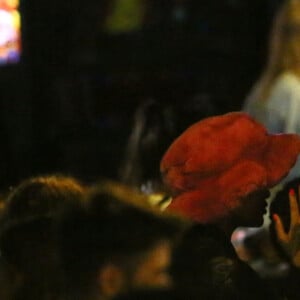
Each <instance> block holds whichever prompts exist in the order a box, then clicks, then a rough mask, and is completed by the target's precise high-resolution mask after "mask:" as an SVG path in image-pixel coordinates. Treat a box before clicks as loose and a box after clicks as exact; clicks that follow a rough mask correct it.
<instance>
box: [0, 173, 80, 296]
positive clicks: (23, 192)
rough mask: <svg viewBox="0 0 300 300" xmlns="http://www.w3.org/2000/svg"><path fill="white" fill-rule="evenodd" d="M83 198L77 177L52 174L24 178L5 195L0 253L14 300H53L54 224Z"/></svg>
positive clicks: (57, 278) (55, 275)
mask: <svg viewBox="0 0 300 300" xmlns="http://www.w3.org/2000/svg"><path fill="white" fill-rule="evenodd" d="M83 196H84V188H83V186H82V185H81V184H80V183H78V182H77V181H76V180H75V179H73V178H70V177H64V176H54V175H53V176H41V177H34V178H31V179H27V180H25V181H23V182H21V184H20V185H19V186H17V187H16V188H15V189H13V190H12V192H11V193H10V194H9V196H8V199H7V203H6V206H5V208H4V215H3V218H2V220H1V221H2V223H1V230H0V252H1V259H2V261H3V262H5V264H4V267H3V268H2V273H3V274H4V273H7V272H9V273H10V274H11V278H12V279H11V282H12V283H16V284H12V286H13V288H10V289H9V290H10V292H11V293H13V294H14V298H12V299H19V298H22V299H37V298H38V299H43V298H44V299H46V298H47V299H51V297H50V294H51V295H53V297H54V298H55V296H54V295H57V293H58V291H59V289H60V283H61V282H60V279H61V276H60V269H59V262H58V255H57V248H56V246H57V244H56V230H55V227H56V221H57V218H58V216H59V215H60V214H61V213H62V212H63V211H64V210H65V209H71V208H73V207H77V205H80V203H81V201H82V199H83ZM11 270H12V271H11ZM54 287H55V288H54ZM1 288H2V286H1V287H0V289H1Z"/></svg>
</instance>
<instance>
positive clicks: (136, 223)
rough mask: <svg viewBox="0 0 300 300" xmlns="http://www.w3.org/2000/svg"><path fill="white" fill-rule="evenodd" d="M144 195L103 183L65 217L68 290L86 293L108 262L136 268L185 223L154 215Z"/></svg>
mask: <svg viewBox="0 0 300 300" xmlns="http://www.w3.org/2000/svg"><path fill="white" fill-rule="evenodd" d="M135 197H136V198H135ZM143 199H144V198H143V197H141V198H140V197H139V195H136V193H135V192H133V191H132V190H130V189H127V188H124V186H122V185H119V184H115V185H114V184H113V185H111V184H108V185H106V183H103V184H102V185H100V186H98V187H97V188H95V189H93V190H92V191H91V192H90V193H89V195H88V197H87V201H86V205H85V207H82V208H81V209H78V210H77V211H73V212H69V213H68V214H66V215H65V216H64V218H63V219H62V222H61V232H60V236H61V238H60V246H61V254H62V263H63V266H64V270H65V278H66V281H67V288H70V289H71V290H72V291H73V292H74V291H75V292H76V293H79V294H80V293H88V290H89V289H91V288H92V286H93V285H94V284H95V282H94V280H95V279H96V274H97V272H98V271H99V269H100V268H101V266H102V265H104V264H105V263H108V262H112V263H116V264H118V265H119V266H121V267H122V266H123V267H125V268H126V267H127V268H128V267H129V268H130V265H131V264H132V263H133V267H134V264H135V262H136V258H137V257H139V256H140V255H143V254H144V253H145V252H146V251H148V250H150V249H151V248H152V247H154V246H155V245H156V244H157V243H158V242H159V241H161V240H164V239H168V240H171V239H173V238H174V237H175V236H176V233H178V231H179V229H180V228H181V223H177V222H178V221H177V219H176V218H175V217H174V218H171V217H170V218H167V217H164V216H163V215H161V214H159V213H155V212H154V211H152V210H151V209H150V208H148V207H147V205H145V203H143ZM138 200H141V203H138ZM83 289H85V290H83ZM87 289H88V290H87Z"/></svg>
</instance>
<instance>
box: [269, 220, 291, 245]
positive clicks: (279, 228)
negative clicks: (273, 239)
mask: <svg viewBox="0 0 300 300" xmlns="http://www.w3.org/2000/svg"><path fill="white" fill-rule="evenodd" d="M272 217H273V220H274V224H275V231H276V235H277V238H278V240H279V241H281V242H287V241H288V235H287V234H286V233H285V231H284V227H283V224H282V221H281V219H280V217H279V216H278V215H277V214H273V216H272Z"/></svg>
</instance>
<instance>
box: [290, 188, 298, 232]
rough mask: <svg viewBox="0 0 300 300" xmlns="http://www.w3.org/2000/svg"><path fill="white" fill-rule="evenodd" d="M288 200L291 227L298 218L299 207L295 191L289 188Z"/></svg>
mask: <svg viewBox="0 0 300 300" xmlns="http://www.w3.org/2000/svg"><path fill="white" fill-rule="evenodd" d="M289 201H290V217H291V227H292V226H294V225H296V224H297V223H298V219H299V207H298V201H297V197H296V194H295V191H294V190H293V189H291V190H290V191H289Z"/></svg>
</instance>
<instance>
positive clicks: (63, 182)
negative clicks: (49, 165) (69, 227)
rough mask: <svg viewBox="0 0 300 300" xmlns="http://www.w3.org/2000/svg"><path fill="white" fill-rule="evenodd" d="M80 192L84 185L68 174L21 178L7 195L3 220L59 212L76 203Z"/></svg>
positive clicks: (81, 193)
mask: <svg viewBox="0 0 300 300" xmlns="http://www.w3.org/2000/svg"><path fill="white" fill-rule="evenodd" d="M84 191H85V187H84V186H83V185H82V184H81V183H80V182H78V181H77V180H76V179H75V178H73V177H70V176H64V175H43V176H37V177H32V178H29V179H25V180H24V181H22V182H21V183H20V184H19V185H18V186H16V187H15V188H13V189H12V191H11V192H10V194H9V195H8V197H7V199H6V201H5V202H6V203H5V207H4V212H3V222H10V221H18V220H21V219H26V218H31V217H37V216H41V215H51V214H56V213H59V212H60V211H62V210H63V209H64V208H65V207H67V206H70V205H73V204H75V203H77V202H78V201H79V199H80V198H81V197H83V195H84Z"/></svg>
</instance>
